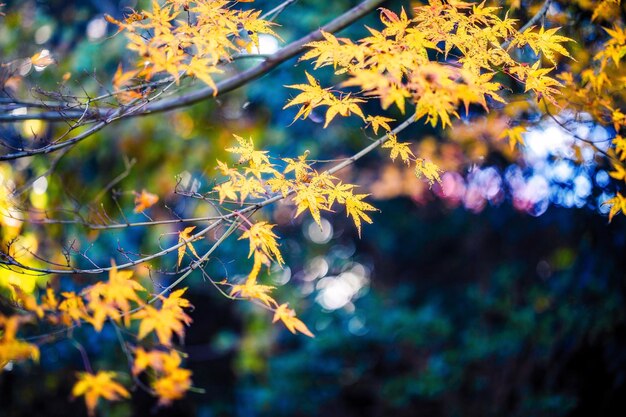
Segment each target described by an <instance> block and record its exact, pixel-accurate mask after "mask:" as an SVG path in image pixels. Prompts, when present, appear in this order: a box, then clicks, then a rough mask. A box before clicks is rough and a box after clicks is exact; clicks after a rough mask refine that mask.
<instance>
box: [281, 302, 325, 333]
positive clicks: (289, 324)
mask: <svg viewBox="0 0 626 417" xmlns="http://www.w3.org/2000/svg"><path fill="white" fill-rule="evenodd" d="M278 320H280V321H282V322H283V324H284V325H285V327H286V328H287V329H289V331H290V332H291V333H293V334H296V331H298V332H300V333H302V334H305V335H307V336H309V337H315V336H313V333H311V331H310V330H309V329H308V327H306V324H304V323H303V322H302V321H301V320H300V319H298V318H297V317H296V312H295V311H293V310H292V309H290V308H289V306H288V304H281V305H279V306H278V307H276V310H274V319H273V320H272V323H276V322H277V321H278Z"/></svg>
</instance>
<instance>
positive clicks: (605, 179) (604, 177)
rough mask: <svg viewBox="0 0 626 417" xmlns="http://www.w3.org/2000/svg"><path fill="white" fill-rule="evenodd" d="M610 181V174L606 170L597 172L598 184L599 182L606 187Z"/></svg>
mask: <svg viewBox="0 0 626 417" xmlns="http://www.w3.org/2000/svg"><path fill="white" fill-rule="evenodd" d="M609 181H610V178H609V174H608V173H607V172H606V171H598V172H597V173H596V184H598V186H599V187H606V186H607V185H609Z"/></svg>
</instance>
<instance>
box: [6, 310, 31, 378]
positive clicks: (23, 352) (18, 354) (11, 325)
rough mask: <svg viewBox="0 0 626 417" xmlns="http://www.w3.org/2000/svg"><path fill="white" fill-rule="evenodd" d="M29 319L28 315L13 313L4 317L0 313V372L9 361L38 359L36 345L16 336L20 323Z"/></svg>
mask: <svg viewBox="0 0 626 417" xmlns="http://www.w3.org/2000/svg"><path fill="white" fill-rule="evenodd" d="M27 321H30V318H29V317H26V316H19V315H13V316H10V317H6V316H4V315H3V314H1V313H0V329H2V330H3V331H2V333H0V373H2V370H3V369H4V366H5V365H6V364H7V363H8V362H9V361H21V360H25V359H32V360H34V361H39V348H38V347H37V345H34V344H30V343H27V342H25V341H23V340H19V339H17V338H16V335H17V331H18V328H19V326H20V324H22V323H24V322H27Z"/></svg>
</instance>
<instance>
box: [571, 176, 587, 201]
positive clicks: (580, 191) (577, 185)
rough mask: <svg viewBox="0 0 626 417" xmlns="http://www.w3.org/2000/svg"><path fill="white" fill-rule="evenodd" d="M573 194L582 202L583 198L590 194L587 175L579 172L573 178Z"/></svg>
mask: <svg viewBox="0 0 626 417" xmlns="http://www.w3.org/2000/svg"><path fill="white" fill-rule="evenodd" d="M574 194H576V197H578V198H579V199H580V200H581V201H582V202H583V203H584V200H585V199H586V198H587V197H589V195H590V194H591V181H590V180H589V177H587V176H586V175H582V174H581V175H578V176H577V177H576V178H574Z"/></svg>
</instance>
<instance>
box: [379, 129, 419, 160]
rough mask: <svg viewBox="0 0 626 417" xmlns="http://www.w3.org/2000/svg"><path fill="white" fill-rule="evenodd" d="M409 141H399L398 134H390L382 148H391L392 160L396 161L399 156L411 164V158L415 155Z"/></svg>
mask: <svg viewBox="0 0 626 417" xmlns="http://www.w3.org/2000/svg"><path fill="white" fill-rule="evenodd" d="M409 145H410V143H409V142H398V141H397V136H396V135H393V134H390V135H389V139H387V140H386V141H385V143H383V146H382V148H386V149H390V155H389V156H390V158H391V160H392V161H395V160H396V158H397V157H398V156H400V158H401V159H402V161H403V162H404V163H406V164H407V165H409V164H410V163H411V158H412V157H413V158H414V157H415V155H413V152H412V151H411V148H409Z"/></svg>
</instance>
